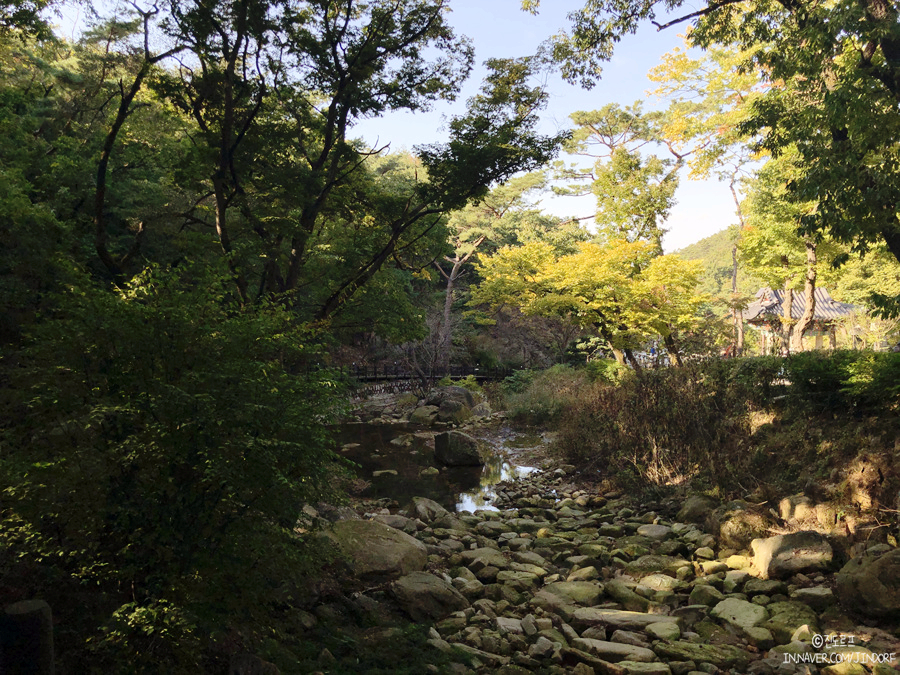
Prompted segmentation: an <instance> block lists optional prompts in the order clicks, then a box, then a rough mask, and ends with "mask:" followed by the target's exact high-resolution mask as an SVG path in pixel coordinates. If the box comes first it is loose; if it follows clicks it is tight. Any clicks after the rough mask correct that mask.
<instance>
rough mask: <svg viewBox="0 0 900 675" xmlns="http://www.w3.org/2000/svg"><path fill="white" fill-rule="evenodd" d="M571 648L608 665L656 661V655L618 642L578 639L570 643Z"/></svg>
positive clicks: (641, 648)
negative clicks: (586, 653)
mask: <svg viewBox="0 0 900 675" xmlns="http://www.w3.org/2000/svg"><path fill="white" fill-rule="evenodd" d="M572 646H573V647H575V648H576V649H581V650H583V651H586V652H588V653H589V654H593V655H594V656H598V657H600V658H601V659H603V660H604V661H609V662H610V663H618V662H619V661H642V662H648V661H656V654H654V653H653V651H652V650H650V649H646V648H644V647H636V646H634V645H626V644H622V643H619V642H607V641H605V640H593V639H591V638H578V639H577V640H573V641H572Z"/></svg>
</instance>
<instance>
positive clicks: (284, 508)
mask: <svg viewBox="0 0 900 675" xmlns="http://www.w3.org/2000/svg"><path fill="white" fill-rule="evenodd" d="M230 283H231V281H230V279H229V278H228V277H227V276H220V275H218V274H216V273H214V272H211V271H209V270H205V269H202V268H197V267H193V268H191V269H184V270H183V271H182V272H181V273H180V274H178V275H176V274H174V273H168V272H162V271H156V272H153V273H151V274H147V275H145V276H144V277H142V278H141V279H139V280H137V281H135V282H134V283H133V284H132V285H131V286H130V287H129V288H128V289H127V290H125V291H123V292H121V293H111V292H109V291H107V290H99V289H94V288H91V287H85V288H83V289H81V290H79V291H78V292H72V293H71V294H68V295H67V296H66V297H65V298H64V299H62V300H61V301H60V303H59V307H60V309H59V310H58V311H57V312H56V313H55V315H54V316H52V317H49V318H48V319H47V320H45V321H43V322H42V323H41V324H39V325H37V326H35V327H34V328H33V329H32V333H31V337H32V339H31V341H30V344H29V345H27V346H26V348H25V349H23V350H22V351H21V352H20V353H19V354H17V355H16V356H17V364H18V367H17V368H16V369H15V370H10V371H8V374H9V376H10V377H11V382H10V386H9V388H8V391H7V396H8V398H6V399H5V400H4V415H3V416H2V417H3V419H5V420H6V421H7V422H6V424H5V426H4V428H3V429H2V444H3V448H4V453H3V455H2V457H0V480H2V484H3V485H4V486H5V488H4V489H3V491H2V502H0V547H2V549H3V551H4V556H2V557H0V558H2V560H3V561H4V563H3V565H2V569H0V577H2V578H4V580H5V583H4V584H3V585H0V593H3V594H4V595H5V596H6V597H7V598H8V599H13V598H10V597H9V596H10V594H11V593H28V594H34V595H38V596H45V597H47V596H51V597H54V598H58V601H57V602H55V603H54V612H55V613H56V614H57V615H58V616H59V617H60V623H61V625H63V626H64V627H65V629H64V630H62V631H61V632H60V635H59V643H58V648H60V651H61V652H62V653H64V654H66V653H67V654H69V656H68V658H70V659H71V660H73V661H80V662H87V661H90V662H91V663H93V664H94V666H95V669H96V670H97V671H98V672H99V671H103V672H109V673H116V672H132V673H137V672H171V673H180V672H201V671H204V670H206V671H208V670H210V664H209V663H208V662H205V661H204V660H205V659H208V658H209V652H204V650H205V649H209V647H210V645H213V644H215V642H216V641H217V640H218V639H221V638H222V636H224V635H226V634H230V637H229V638H228V639H229V640H230V641H231V642H232V643H234V642H236V641H237V643H238V644H240V643H241V642H243V643H244V646H245V647H246V648H250V649H252V648H253V645H254V643H255V642H256V641H257V640H258V639H259V636H261V635H263V634H265V633H266V632H267V631H271V630H272V629H273V627H274V626H277V625H278V621H279V619H278V618H277V617H276V614H277V612H275V614H273V612H274V611H275V610H274V609H273V608H276V607H277V606H278V604H279V603H285V602H287V601H289V599H290V598H291V597H292V596H295V595H296V594H297V593H298V592H299V591H298V589H300V588H302V587H303V585H304V584H305V580H304V576H303V575H304V571H305V570H309V569H310V568H311V566H312V560H313V558H312V555H311V553H310V551H309V550H308V549H306V548H305V547H304V546H303V542H302V541H301V540H300V539H299V538H298V537H297V536H295V535H294V533H293V529H294V527H295V524H296V519H297V515H298V513H299V510H300V508H301V506H302V505H303V503H305V502H308V501H315V500H317V499H319V498H322V497H324V496H327V495H329V494H331V483H332V481H331V478H332V477H333V473H334V470H335V468H336V467H337V464H336V463H335V456H334V455H333V454H332V452H331V451H330V449H329V439H328V437H327V434H326V431H325V429H324V426H323V422H325V421H327V419H328V418H329V417H330V416H331V414H332V409H333V407H334V404H333V402H334V401H335V394H336V393H337V391H336V389H335V387H334V386H333V384H334V383H333V382H331V381H330V380H329V378H328V374H327V373H318V374H315V375H312V376H307V377H296V376H294V375H292V374H291V372H302V364H303V362H304V360H305V359H307V358H309V357H310V356H311V355H312V352H311V347H310V345H312V344H314V343H315V336H314V335H312V334H310V333H309V332H307V331H304V330H302V329H299V328H297V327H296V326H295V325H294V318H293V317H292V315H291V314H290V312H288V311H287V310H285V309H284V308H281V307H260V308H256V309H247V308H239V307H237V306H234V305H231V304H230V303H229V302H228V299H227V298H228V294H227V287H228V286H229V285H230ZM13 420H16V423H14V424H13V423H12V421H13ZM13 560H15V561H16V562H15V563H14V564H13V563H12V562H11V561H13ZM17 578H21V579H24V580H25V581H24V584H23V586H22V587H20V588H14V587H13V584H12V583H11V580H13V579H17ZM75 597H77V598H79V600H78V601H75V600H74V598H75ZM66 598H72V599H71V600H70V601H69V604H68V605H66V604H65V603H66ZM85 598H90V600H85ZM15 599H18V598H15ZM87 651H89V652H91V653H90V654H87V653H86V652H87ZM65 658H66V657H65V656H63V659H65ZM70 665H71V666H72V667H74V663H73V664H70ZM212 669H213V670H217V669H219V668H218V666H217V667H216V668H212Z"/></svg>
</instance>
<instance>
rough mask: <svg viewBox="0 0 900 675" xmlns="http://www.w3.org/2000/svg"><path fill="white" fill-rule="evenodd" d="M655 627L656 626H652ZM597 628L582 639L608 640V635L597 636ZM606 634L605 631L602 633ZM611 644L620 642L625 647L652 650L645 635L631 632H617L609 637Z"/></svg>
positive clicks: (591, 629)
mask: <svg viewBox="0 0 900 675" xmlns="http://www.w3.org/2000/svg"><path fill="white" fill-rule="evenodd" d="M650 625H652V626H655V625H656V624H650ZM595 632H596V628H589V629H587V630H586V631H584V635H582V636H581V637H586V638H587V637H589V638H594V639H595V640H606V635H601V634H599V633H597V634H595ZM601 632H603V633H605V631H601ZM609 641H610V642H619V643H621V644H623V645H634V646H635V647H644V648H645V649H650V641H649V640H648V639H647V636H646V635H645V634H644V633H638V632H635V631H631V630H617V631H615V632H614V633H613V634H612V635H610V636H609Z"/></svg>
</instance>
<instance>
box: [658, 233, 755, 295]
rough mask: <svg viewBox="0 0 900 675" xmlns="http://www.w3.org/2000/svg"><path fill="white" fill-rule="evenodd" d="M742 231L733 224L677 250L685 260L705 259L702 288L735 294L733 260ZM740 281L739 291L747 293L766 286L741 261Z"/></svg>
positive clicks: (719, 293)
mask: <svg viewBox="0 0 900 675" xmlns="http://www.w3.org/2000/svg"><path fill="white" fill-rule="evenodd" d="M738 232H739V230H738V228H737V227H729V228H726V229H724V230H722V231H721V232H716V233H715V234H713V235H710V236H709V237H706V238H705V239H701V240H700V241H698V242H697V243H696V244H691V245H690V246H685V247H684V248H683V249H680V250H678V251H675V253H677V254H678V255H680V256H681V257H682V258H684V259H685V260H702V261H703V266H704V268H705V269H706V274H705V275H704V278H703V281H702V283H701V285H700V290H701V291H702V292H704V293H709V294H710V295H712V296H714V297H730V296H731V271H732V264H733V263H732V257H731V251H732V249H733V248H734V243H735V241H737V237H738ZM737 282H738V283H737V286H738V292H739V293H743V294H745V295H753V294H755V293H756V291H758V290H759V288H760V287H761V286H762V283H761V282H760V281H759V280H758V279H755V278H754V277H752V276H751V275H749V274H747V272H746V271H745V270H744V269H743V268H742V267H741V266H740V264H739V265H738V278H737Z"/></svg>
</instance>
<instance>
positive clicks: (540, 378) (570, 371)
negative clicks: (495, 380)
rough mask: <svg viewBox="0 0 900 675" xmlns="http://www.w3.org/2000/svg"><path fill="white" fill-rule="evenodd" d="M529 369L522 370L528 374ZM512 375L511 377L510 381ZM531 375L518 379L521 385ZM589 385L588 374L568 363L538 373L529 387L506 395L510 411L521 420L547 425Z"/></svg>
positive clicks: (507, 408)
mask: <svg viewBox="0 0 900 675" xmlns="http://www.w3.org/2000/svg"><path fill="white" fill-rule="evenodd" d="M527 372H529V371H518V372H517V373H516V375H518V373H527ZM509 379H511V378H507V381H508V380H509ZM526 379H527V376H521V377H519V378H517V380H518V381H516V382H515V383H514V386H516V387H520V386H521V385H522V384H523V382H522V381H523V380H526ZM587 384H588V376H587V374H586V373H585V372H584V371H583V370H580V369H575V368H572V367H571V366H567V365H562V364H559V365H555V366H552V367H551V368H548V369H547V370H544V371H541V372H539V373H536V374H534V375H533V377H532V378H531V382H529V383H528V385H527V387H524V388H522V389H521V390H520V391H518V392H511V393H509V394H507V396H506V410H507V412H508V413H509V414H510V416H511V417H512V418H513V419H515V420H516V421H518V422H521V423H525V424H532V425H534V424H546V423H549V422H553V421H555V420H557V419H558V418H559V417H560V415H562V414H563V412H564V411H565V410H567V409H568V408H569V407H570V406H571V405H572V403H573V401H574V400H575V398H576V397H577V396H578V393H579V391H580V390H581V389H583V388H584V387H585V386H587Z"/></svg>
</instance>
